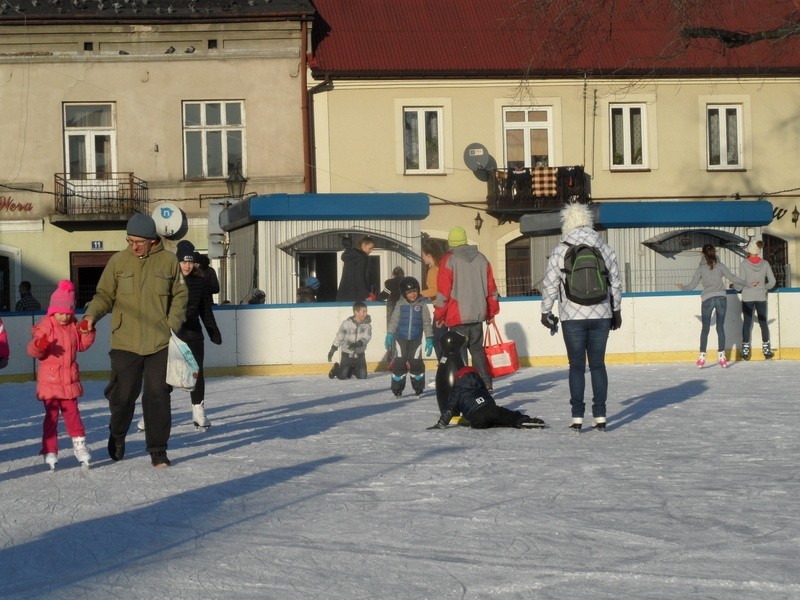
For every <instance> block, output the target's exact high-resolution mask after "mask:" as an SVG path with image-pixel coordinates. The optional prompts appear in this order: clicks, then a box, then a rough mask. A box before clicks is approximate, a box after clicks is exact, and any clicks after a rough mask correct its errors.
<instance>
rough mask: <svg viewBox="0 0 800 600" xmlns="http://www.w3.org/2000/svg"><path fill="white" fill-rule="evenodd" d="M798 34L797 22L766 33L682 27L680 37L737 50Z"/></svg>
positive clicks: (798, 24)
mask: <svg viewBox="0 0 800 600" xmlns="http://www.w3.org/2000/svg"><path fill="white" fill-rule="evenodd" d="M799 34H800V23H797V22H795V23H790V24H788V25H786V26H785V27H778V28H776V29H770V30H768V31H753V32H749V33H743V32H741V31H730V30H728V29H719V28H717V27H684V28H683V29H681V36H682V37H683V38H685V39H702V38H706V39H715V40H719V41H720V43H722V44H723V45H724V46H726V47H727V48H738V47H739V46H746V45H748V44H754V43H755V42H761V41H764V40H782V39H786V38H788V37H792V36H795V35H799Z"/></svg>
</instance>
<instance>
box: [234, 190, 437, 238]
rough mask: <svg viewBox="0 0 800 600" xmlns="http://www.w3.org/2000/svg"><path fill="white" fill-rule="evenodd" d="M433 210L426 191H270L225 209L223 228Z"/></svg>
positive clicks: (395, 216) (411, 215)
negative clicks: (275, 192)
mask: <svg viewBox="0 0 800 600" xmlns="http://www.w3.org/2000/svg"><path fill="white" fill-rule="evenodd" d="M429 214H430V203H429V200H428V195H427V194H420V193H395V194H380V193H375V194H269V195H266V196H252V197H250V198H246V199H244V200H242V201H241V202H238V203H236V204H233V205H231V206H230V207H228V208H227V209H225V210H223V211H222V213H221V214H220V217H219V223H220V226H221V227H222V229H223V230H225V231H230V230H232V229H238V228H239V227H243V226H245V225H248V224H250V223H254V222H256V221H326V220H347V219H360V220H363V219H370V220H381V219H387V220H409V219H415V220H421V219H424V218H425V217H427V216H428V215H429Z"/></svg>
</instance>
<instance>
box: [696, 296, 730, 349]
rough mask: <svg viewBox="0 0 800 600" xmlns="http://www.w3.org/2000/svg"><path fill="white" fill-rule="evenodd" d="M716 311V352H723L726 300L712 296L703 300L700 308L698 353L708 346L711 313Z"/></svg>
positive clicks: (723, 297) (722, 297)
mask: <svg viewBox="0 0 800 600" xmlns="http://www.w3.org/2000/svg"><path fill="white" fill-rule="evenodd" d="M714 311H717V342H718V343H717V350H719V351H720V352H722V351H723V350H725V313H726V312H727V311H728V299H727V298H726V297H725V296H712V297H711V298H708V299H706V300H703V303H702V305H701V306H700V322H701V323H702V324H703V327H702V329H701V330H700V352H705V351H706V347H707V346H708V331H709V330H710V329H711V313H713V312H714Z"/></svg>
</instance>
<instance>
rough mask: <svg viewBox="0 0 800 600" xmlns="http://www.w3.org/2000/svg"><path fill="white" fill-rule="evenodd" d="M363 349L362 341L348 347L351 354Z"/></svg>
mask: <svg viewBox="0 0 800 600" xmlns="http://www.w3.org/2000/svg"><path fill="white" fill-rule="evenodd" d="M363 349H364V340H358V341H357V342H356V343H355V344H353V345H352V346H350V350H352V351H353V352H355V351H357V350H363Z"/></svg>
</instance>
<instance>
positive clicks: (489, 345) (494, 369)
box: [483, 323, 519, 377]
mask: <svg viewBox="0 0 800 600" xmlns="http://www.w3.org/2000/svg"><path fill="white" fill-rule="evenodd" d="M492 328H494V336H492ZM493 337H494V340H493V339H492V338H493ZM483 350H484V352H485V353H486V363H487V364H488V366H489V374H490V375H491V376H492V377H500V376H501V375H508V374H510V373H513V372H514V371H519V357H518V356H517V345H516V344H515V343H514V342H513V341H510V340H509V341H508V342H504V341H503V337H502V336H501V335H500V330H499V329H498V328H497V325H496V324H495V323H492V324H491V325H489V326H487V327H486V335H485V336H484V338H483Z"/></svg>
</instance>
